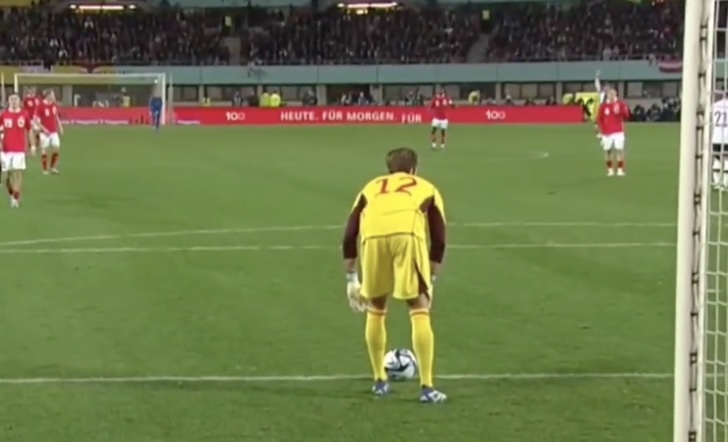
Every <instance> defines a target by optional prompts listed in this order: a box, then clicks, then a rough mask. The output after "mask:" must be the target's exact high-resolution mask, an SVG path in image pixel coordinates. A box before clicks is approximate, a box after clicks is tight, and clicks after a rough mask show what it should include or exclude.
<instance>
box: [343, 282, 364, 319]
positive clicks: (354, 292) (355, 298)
mask: <svg viewBox="0 0 728 442" xmlns="http://www.w3.org/2000/svg"><path fill="white" fill-rule="evenodd" d="M346 298H347V299H348V300H349V307H351V309H352V310H353V311H354V312H356V313H363V312H364V311H365V310H366V309H367V305H366V300H365V299H364V298H363V297H362V296H361V283H359V275H357V274H356V272H349V273H347V274H346Z"/></svg>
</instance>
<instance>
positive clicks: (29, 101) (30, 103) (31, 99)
mask: <svg viewBox="0 0 728 442" xmlns="http://www.w3.org/2000/svg"><path fill="white" fill-rule="evenodd" d="M38 105H40V98H38V97H35V96H30V95H28V96H27V97H25V98H23V110H24V111H25V112H27V113H28V115H30V116H31V117H33V116H35V111H36V109H38Z"/></svg>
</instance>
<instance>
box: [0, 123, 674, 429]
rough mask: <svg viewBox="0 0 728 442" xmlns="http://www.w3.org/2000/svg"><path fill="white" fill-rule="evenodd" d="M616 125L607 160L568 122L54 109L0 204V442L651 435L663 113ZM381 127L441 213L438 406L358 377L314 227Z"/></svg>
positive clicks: (373, 168)
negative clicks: (42, 147)
mask: <svg viewBox="0 0 728 442" xmlns="http://www.w3.org/2000/svg"><path fill="white" fill-rule="evenodd" d="M628 132H629V133H628V154H629V157H628V164H627V176H626V177H624V178H607V177H606V175H605V168H604V164H603V161H602V158H601V155H602V154H601V151H600V149H599V148H598V146H597V141H596V140H595V139H594V136H593V133H592V131H591V128H590V127H589V126H587V125H584V126H570V127H565V126H564V127H528V126H518V127H515V126H511V127H505V126H503V127H496V126H494V127H473V126H470V127H466V126H460V127H458V126H455V127H452V128H451V130H450V136H449V140H448V149H447V151H445V152H432V151H430V149H429V137H428V129H427V128H425V127H412V126H396V127H361V126H353V127H336V128H293V127H292V128H275V129H271V128H245V129H237V128H235V129H224V128H214V129H213V128H210V129H206V128H188V127H179V128H169V129H164V130H162V131H161V132H159V133H155V132H153V131H152V130H151V129H149V128H146V127H145V128H75V127H74V128H70V129H69V130H68V133H67V135H66V137H65V138H64V140H63V141H64V151H63V154H62V159H61V170H62V174H61V175H59V176H52V177H44V176H42V175H41V174H40V171H39V165H38V161H37V159H35V160H32V161H30V169H29V171H28V174H27V178H26V180H27V183H26V191H25V195H24V201H23V207H22V208H21V209H20V210H11V209H10V208H9V207H7V206H5V205H4V202H3V206H0V226H2V227H1V229H0V275H2V278H1V279H0V280H1V281H2V284H0V441H2V442H16V441H17V442H21V441H22V442H49V441H52V442H203V441H210V442H213V441H214V442H228V441H229V442H241V441H242V442H247V441H251V442H258V441H260V442H278V441H281V442H290V441H297V442H375V441H377V442H397V441H407V442H409V441H418V442H443V441H450V440H453V441H456V440H457V441H466V442H481V441H488V442H512V441H518V442H564V441H569V442H577V441H589V442H606V441H615V442H617V441H619V442H624V441H640V442H651V441H655V442H656V441H665V440H668V438H669V437H670V434H671V423H672V417H671V413H672V382H671V375H670V372H671V370H672V346H673V332H672V330H673V309H674V307H673V306H674V301H673V297H674V293H673V292H674V290H673V287H674V247H673V245H674V241H675V220H676V190H677V163H678V149H677V138H678V137H677V135H678V128H677V126H674V125H649V124H644V125H633V126H630V127H629V130H628ZM401 145H408V146H412V147H416V148H418V149H419V151H420V152H421V167H420V173H421V174H422V175H424V176H426V177H428V178H430V179H432V181H434V182H435V183H436V184H437V185H438V186H439V187H440V189H441V191H442V192H443V195H444V197H445V202H446V209H447V212H448V221H449V223H450V225H451V227H450V236H449V243H450V248H449V251H448V253H447V256H446V263H445V266H444V268H443V273H442V274H441V277H440V278H439V280H438V286H437V290H436V295H435V296H436V301H435V307H434V319H433V321H434V327H435V333H436V340H437V355H436V358H437V367H436V368H437V373H438V374H440V375H441V376H442V377H441V378H440V381H439V386H440V387H441V388H442V389H443V390H444V391H445V392H447V393H448V394H449V396H450V399H451V401H450V402H449V403H447V404H445V405H443V406H423V405H420V404H418V403H417V402H416V398H417V391H418V390H417V385H416V383H415V382H411V383H402V384H396V385H394V387H395V391H394V393H393V395H392V396H391V397H389V398H386V399H384V400H375V399H373V398H371V397H370V396H369V394H368V389H369V387H370V381H369V379H368V377H369V376H368V373H369V368H368V361H367V357H366V352H365V348H364V342H363V321H362V318H361V317H358V316H356V315H354V314H353V313H351V312H350V311H349V310H348V306H347V303H346V301H345V295H344V286H345V280H344V275H343V273H342V266H341V256H340V250H339V243H340V238H341V233H342V232H341V228H340V227H339V226H340V225H342V224H343V222H344V220H345V218H346V216H347V214H348V210H349V208H350V205H351V204H352V201H353V198H354V196H355V193H356V192H357V191H358V190H359V188H360V186H361V185H362V184H363V183H364V182H365V181H366V180H367V179H369V178H371V177H372V176H373V175H375V174H379V173H381V172H382V170H383V156H384V153H385V152H386V151H387V150H389V149H390V148H392V147H397V146H401ZM388 324H389V342H390V344H389V346H390V347H410V344H409V321H408V319H407V316H406V313H405V311H404V309H403V308H402V307H401V306H396V307H395V308H393V309H392V311H391V312H390V317H389V321H388ZM207 376H211V377H221V379H208V380H204V379H202V378H203V377H207ZM170 377H184V378H187V379H182V380H180V379H177V380H175V379H169V378H170ZM71 378H74V379H76V380H78V381H79V382H75V383H74V382H69V381H68V379H71ZM145 378H149V379H145ZM81 381H83V382H81Z"/></svg>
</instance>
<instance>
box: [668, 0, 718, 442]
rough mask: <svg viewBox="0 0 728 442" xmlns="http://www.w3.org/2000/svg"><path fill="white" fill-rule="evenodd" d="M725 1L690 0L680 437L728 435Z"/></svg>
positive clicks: (683, 122) (683, 135)
mask: <svg viewBox="0 0 728 442" xmlns="http://www.w3.org/2000/svg"><path fill="white" fill-rule="evenodd" d="M726 5H728V0H695V1H688V2H686V7H685V24H684V36H683V45H684V47H683V59H682V61H683V72H682V93H681V100H682V108H681V119H680V167H679V190H678V195H679V196H678V217H677V218H678V221H677V262H676V283H675V310H676V311H675V373H674V404H673V419H674V425H673V442H718V441H726V440H728V259H726V258H728V237H724V236H723V235H724V234H723V229H724V227H723V225H722V223H723V221H724V220H726V221H728V191H727V190H726V187H725V186H724V185H723V184H722V183H724V182H725V181H724V175H725V174H726V173H727V172H728V170H726V168H725V167H724V166H723V164H725V154H723V152H728V147H726V146H720V149H719V150H718V151H717V155H716V152H714V145H713V144H714V143H713V141H714V139H713V132H714V131H715V130H716V126H725V115H722V119H715V121H714V118H713V117H714V115H713V101H714V100H715V99H716V96H718V93H720V95H721V96H723V97H724V96H725V90H726V86H728V83H727V82H726V80H728V79H727V78H726V69H725V68H726V55H725V50H726V42H725V39H726V36H725V33H726V25H727V24H726V23H725V18H723V19H722V20H721V18H720V17H719V15H726V11H722V12H721V13H720V14H717V13H716V10H717V9H718V8H720V9H721V10H723V9H725V6H726ZM716 19H717V20H716ZM721 39H722V40H723V41H722V48H719V47H718V45H720V43H721V42H720V40H721ZM721 71H722V74H721V75H718V73H719V72H721ZM716 80H721V81H718V82H717V83H716ZM716 88H718V90H716ZM720 121H723V122H722V123H721V122H720ZM720 130H722V129H720ZM725 141H728V140H725ZM723 143H724V142H721V143H720V144H723ZM716 161H717V164H718V165H719V168H718V172H717V173H718V177H717V179H716V178H714V176H713V173H714V167H715V164H716ZM713 185H716V186H715V187H716V188H715V190H714V189H713V187H714V186H713Z"/></svg>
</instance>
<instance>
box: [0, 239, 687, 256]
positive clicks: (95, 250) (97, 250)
mask: <svg viewBox="0 0 728 442" xmlns="http://www.w3.org/2000/svg"><path fill="white" fill-rule="evenodd" d="M663 247H669V248H672V247H675V243H671V242H644V243H640V242H636V243H573V244H567V243H542V244H452V245H449V246H448V249H460V250H499V249H626V248H663ZM339 249H340V247H336V246H331V245H328V246H324V245H300V246H296V245H278V246H275V245H274V246H255V245H232V246H189V247H84V248H59V249H0V255H66V254H106V253H196V252H244V251H248V252H261V251H287V250H339Z"/></svg>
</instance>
